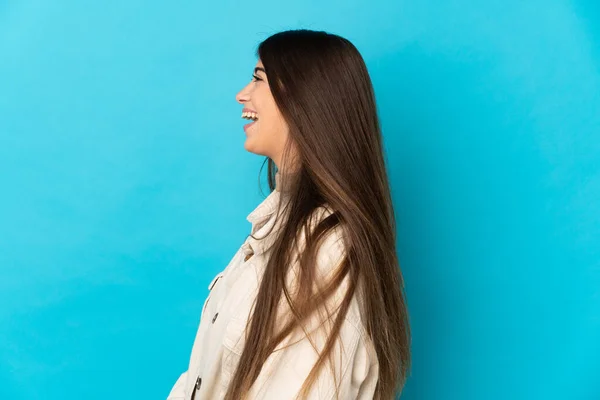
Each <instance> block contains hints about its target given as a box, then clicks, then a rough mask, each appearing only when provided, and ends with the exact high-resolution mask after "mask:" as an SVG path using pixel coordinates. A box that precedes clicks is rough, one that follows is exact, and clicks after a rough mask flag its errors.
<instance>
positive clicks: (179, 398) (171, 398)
mask: <svg viewBox="0 0 600 400" xmlns="http://www.w3.org/2000/svg"><path fill="white" fill-rule="evenodd" d="M186 380H187V371H185V372H184V373H182V374H181V375H180V376H179V378H178V379H177V381H176V382H175V384H174V385H173V387H172V388H171V392H170V393H169V395H168V396H167V400H183V398H184V395H185V393H184V389H185V382H186Z"/></svg>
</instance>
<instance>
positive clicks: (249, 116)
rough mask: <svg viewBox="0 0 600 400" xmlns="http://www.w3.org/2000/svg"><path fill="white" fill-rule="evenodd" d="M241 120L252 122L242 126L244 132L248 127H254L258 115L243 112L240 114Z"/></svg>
mask: <svg viewBox="0 0 600 400" xmlns="http://www.w3.org/2000/svg"><path fill="white" fill-rule="evenodd" d="M242 118H244V119H248V120H250V121H252V122H250V123H249V124H246V125H244V130H246V129H248V128H249V127H251V126H252V125H254V123H255V122H256V121H258V114H257V113H255V112H250V111H247V112H243V113H242Z"/></svg>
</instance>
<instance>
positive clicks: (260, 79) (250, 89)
mask: <svg viewBox="0 0 600 400" xmlns="http://www.w3.org/2000/svg"><path fill="white" fill-rule="evenodd" d="M255 68H259V69H258V70H256V69H255V70H254V76H253V78H252V80H251V81H250V83H248V84H247V85H246V86H245V87H244V88H243V89H242V90H240V91H239V92H238V93H237V95H236V96H235V99H236V101H237V102H238V103H240V104H242V105H243V106H244V107H248V108H250V109H252V110H254V111H255V112H256V113H257V114H258V120H257V121H256V122H255V123H254V124H253V125H252V126H251V127H249V128H248V129H247V131H246V141H245V142H244V148H245V149H246V150H247V151H249V152H251V153H254V154H259V155H263V156H267V157H270V158H271V159H272V160H273V162H274V163H275V165H276V166H277V169H279V170H282V169H283V165H282V154H283V149H284V146H285V143H286V141H287V140H288V137H289V128H288V125H287V123H286V122H285V120H284V119H283V116H282V115H281V112H280V111H279V108H278V107H277V105H276V104H275V99H274V98H273V95H272V93H271V89H270V87H269V81H268V79H267V75H266V74H265V72H264V66H263V64H262V62H261V61H260V59H259V60H258V62H257V63H256V65H255ZM244 121H246V122H247V123H249V122H251V121H250V120H244Z"/></svg>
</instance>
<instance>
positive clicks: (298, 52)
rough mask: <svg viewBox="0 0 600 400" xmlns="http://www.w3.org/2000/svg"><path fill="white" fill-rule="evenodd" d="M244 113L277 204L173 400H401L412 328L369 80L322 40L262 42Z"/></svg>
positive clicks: (213, 313)
mask: <svg viewBox="0 0 600 400" xmlns="http://www.w3.org/2000/svg"><path fill="white" fill-rule="evenodd" d="M257 57H258V62H257V64H256V66H255V68H254V74H253V76H252V78H253V79H252V81H251V82H250V83H248V85H247V86H246V87H244V88H243V89H242V90H241V91H240V92H239V93H238V94H237V96H236V100H237V101H238V102H239V103H241V104H242V105H243V106H244V107H243V110H242V118H248V119H252V120H253V122H252V123H250V124H248V125H245V126H244V130H245V132H246V142H245V144H244V147H245V149H246V150H247V151H250V152H252V153H255V154H260V155H263V156H266V158H265V161H268V182H269V187H270V190H271V193H270V194H269V195H268V196H267V198H266V199H265V200H264V201H262V203H260V204H259V205H258V207H256V209H254V210H253V211H252V212H251V213H250V214H249V215H248V217H247V219H248V221H249V222H250V223H251V224H252V228H251V233H250V235H249V236H248V237H247V238H246V240H245V241H244V243H243V244H242V245H241V247H240V249H239V250H238V252H237V253H236V254H235V255H234V257H233V259H232V260H231V262H230V263H229V265H227V267H226V268H225V269H224V270H223V271H222V272H221V273H219V274H218V275H217V276H216V277H215V278H214V279H213V280H212V282H211V283H210V285H209V289H210V294H209V296H208V298H207V299H206V302H205V303H204V308H203V310H202V316H201V320H200V326H199V328H198V333H197V335H196V339H195V342H194V345H193V348H192V354H191V358H190V362H189V367H188V370H187V371H186V372H184V373H183V374H182V375H181V376H180V378H179V379H178V380H177V382H176V383H175V385H174V387H173V388H172V390H171V393H170V394H169V397H168V400H174V399H186V400H189V399H194V400H200V399H202V400H204V399H226V400H239V399H248V400H255V399H263V400H265V399H266V400H287V399H295V398H298V399H327V400H328V399H344V400H345V399H362V400H364V399H374V398H375V399H381V400H389V399H393V398H394V397H395V396H396V395H397V394H398V393H399V392H400V391H401V389H402V387H403V385H404V383H405V379H406V376H407V372H408V370H409V367H410V330H409V324H408V314H407V307H406V303H405V298H404V293H403V281H402V275H401V272H400V268H399V265H398V259H397V255H396V248H395V242H396V235H395V220H394V212H393V207H392V202H391V196H390V189H389V183H388V177H387V173H386V165H385V160H384V155H383V147H382V137H381V132H380V127H379V121H378V116H377V111H376V104H375V98H374V93H373V88H372V85H371V80H370V77H369V75H368V72H367V69H366V66H365V63H364V61H363V59H362V57H361V55H360V54H359V52H358V51H357V49H356V48H355V47H354V46H353V45H352V44H351V43H350V42H349V41H348V40H346V39H344V38H342V37H340V36H337V35H333V34H328V33H326V32H320V31H310V30H291V31H285V32H280V33H277V34H275V35H273V36H271V37H269V38H267V39H266V40H265V41H263V42H262V43H261V44H260V45H259V47H258V50H257Z"/></svg>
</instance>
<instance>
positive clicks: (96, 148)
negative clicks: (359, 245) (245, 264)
mask: <svg viewBox="0 0 600 400" xmlns="http://www.w3.org/2000/svg"><path fill="white" fill-rule="evenodd" d="M300 27H303V28H310V29H324V30H327V31H330V32H333V33H338V34H341V35H342V36H345V37H347V38H348V39H350V40H351V41H352V42H353V43H355V45H356V46H357V47H358V48H359V50H360V51H361V52H362V54H363V56H364V58H365V60H366V62H367V66H368V68H369V70H370V72H371V74H372V79H373V82H374V85H375V91H376V95H377V100H378V107H379V111H380V116H381V122H382V127H383V130H384V136H385V143H386V154H387V158H388V161H389V171H390V175H391V185H392V190H393V196H394V200H395V206H396V212H397V216H398V235H399V236H398V251H399V256H400V262H401V266H402V268H403V272H404V276H405V279H406V285H407V295H408V302H409V308H410V313H411V323H412V329H413V356H414V365H413V369H412V376H411V377H410V378H409V381H408V384H407V386H406V389H405V392H404V395H403V396H402V398H403V399H408V400H416V399H426V400H446V399H447V400H450V399H452V400H454V399H461V400H475V399H477V400H481V399H483V400H496V399H498V400H499V399H503V400H504V399H512V400H514V399H567V398H568V399H572V400H584V399H585V400H592V399H600V252H599V250H598V249H599V247H600V161H599V158H600V3H598V2H597V1H594V0H590V1H566V0H563V1H561V0H545V1H541V0H534V1H528V2H522V1H517V0H503V1H495V0H494V1H492V0H489V1H485V2H481V1H475V0H472V1H466V0H464V1H460V0H444V1H442V0H440V1H432V0H419V1H412V2H410V1H397V0H394V1H391V0H390V1H371V2H367V3H365V2H361V1H358V0H353V1H330V2H322V1H304V2H296V3H289V2H284V3H282V2H280V1H263V2H255V3H248V2H246V3H244V2H231V1H221V2H211V3H209V2H199V1H195V2H192V1H177V2H169V3H168V2H156V1H154V2H150V1H138V0H136V1H132V0H130V1H119V2H117V1H98V2H78V1H54V2H50V1H0V54H1V56H0V190H1V196H0V398H2V399H52V400H53V399H79V398H86V399H107V398H111V399H125V398H136V399H138V398H139V399H142V398H144V399H146V398H147V399H164V398H165V397H166V396H167V393H168V392H169V390H170V388H171V386H172V384H173V383H174V382H175V380H176V379H177V377H178V376H179V374H180V373H181V372H183V371H184V370H185V369H186V366H187V362H188V357H189V353H190V350H191V345H192V341H193V338H194V335H195V331H196V328H197V324H198V319H199V315H200V311H201V306H202V303H203V301H204V299H205V297H206V295H207V293H208V289H207V285H208V283H209V281H210V279H211V278H212V277H213V276H214V274H216V273H217V272H219V271H220V270H221V269H223V268H224V266H225V265H226V264H227V262H228V261H229V259H230V258H231V256H232V255H233V253H234V252H235V251H236V250H237V248H238V246H239V245H240V244H241V242H242V240H243V239H244V237H245V236H246V234H247V233H248V232H249V228H250V224H249V223H248V222H247V221H246V220H245V217H246V216H247V214H248V213H249V212H250V211H251V210H252V209H253V208H254V207H255V206H256V205H257V204H258V203H259V202H260V201H261V200H262V199H263V195H266V194H267V191H268V188H267V186H266V179H265V175H264V174H263V175H262V179H261V183H262V188H263V191H262V192H261V191H260V190H259V187H258V184H259V180H258V171H259V168H260V165H261V163H262V160H263V158H262V157H259V156H257V155H254V154H250V153H247V152H246V151H245V150H244V148H243V143H244V137H245V136H244V132H243V130H242V125H243V123H244V122H243V121H242V120H241V119H240V114H241V105H239V104H238V103H236V102H235V94H236V93H237V91H239V90H240V89H241V88H242V87H243V86H244V85H246V84H247V83H248V81H249V80H250V78H251V73H252V69H253V67H254V64H255V62H256V59H255V57H254V49H255V47H256V45H257V44H258V42H260V40H262V39H264V38H266V37H267V36H268V35H270V34H272V33H275V32H276V31H278V30H282V29H288V28H300ZM264 172H266V170H264V171H263V173H264Z"/></svg>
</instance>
